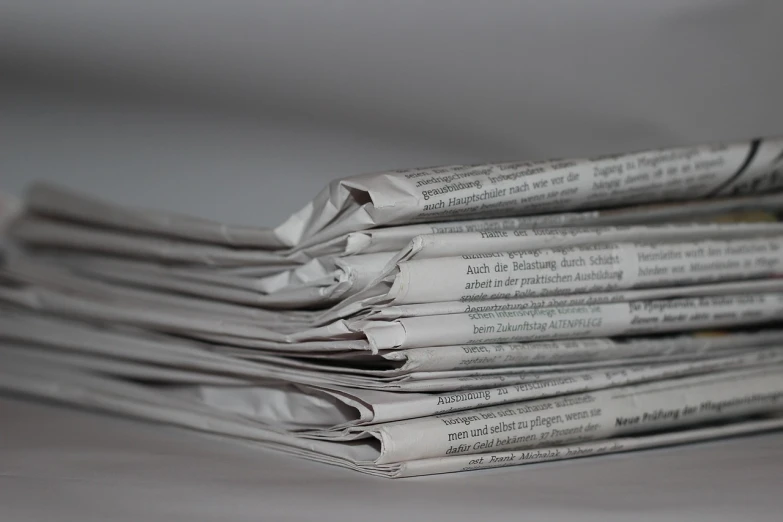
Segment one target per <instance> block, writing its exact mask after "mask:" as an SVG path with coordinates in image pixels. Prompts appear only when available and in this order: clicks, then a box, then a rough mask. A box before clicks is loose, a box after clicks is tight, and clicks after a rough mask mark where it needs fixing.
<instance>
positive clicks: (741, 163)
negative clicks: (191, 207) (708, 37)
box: [0, 139, 783, 477]
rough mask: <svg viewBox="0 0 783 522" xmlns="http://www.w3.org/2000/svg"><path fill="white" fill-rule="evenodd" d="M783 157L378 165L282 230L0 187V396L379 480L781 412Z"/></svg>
mask: <svg viewBox="0 0 783 522" xmlns="http://www.w3.org/2000/svg"><path fill="white" fill-rule="evenodd" d="M782 168H783V139H765V140H753V141H750V142H746V143H736V144H728V145H713V146H700V147H687V148H680V149H670V150H662V151H647V152H640V153H634V154H626V155H614V156H604V157H601V158H594V159H588V160H552V161H546V162H534V163H530V162H517V163H504V164H491V165H474V166H447V167H434V168H425V169H412V170H405V171H395V172H387V173H380V174H368V175H362V176H355V177H352V178H346V179H342V180H337V181H335V182H333V183H332V184H331V185H330V186H329V187H328V188H327V189H326V190H325V191H323V192H322V193H321V194H319V195H318V196H317V197H316V198H315V199H314V200H313V201H312V202H311V203H310V204H308V205H307V206H306V207H305V208H304V209H303V210H301V211H299V212H297V213H295V214H294V215H293V216H292V217H291V218H290V219H289V220H288V221H286V222H285V223H283V224H282V225H281V226H279V227H277V228H274V229H271V228H257V227H244V226H233V225H225V224H220V223H215V222H209V221H205V220H200V219H198V218H191V217H187V216H179V215H173V214H170V213H166V212H157V211H153V210H145V209H130V208H125V207H120V206H117V205H112V204H108V203H104V202H101V201H97V200H94V199H91V198H88V197H83V196H80V195H77V194H73V193H70V192H69V191H64V190H61V189H58V188H56V187H51V186H45V185H42V186H38V187H35V188H33V189H32V190H31V192H30V193H29V194H28V198H27V200H26V201H25V202H24V203H23V204H22V205H5V204H3V203H2V202H1V201H0V218H2V219H0V227H2V228H3V229H5V227H6V225H7V229H6V230H7V232H8V234H9V237H10V238H11V239H12V241H11V242H4V243H3V244H2V245H0V248H2V258H0V389H1V390H5V391H6V392H11V393H17V394H25V395H29V396H33V397H38V398H42V399H46V400H56V401H60V402H64V403H68V404H72V405H77V406H81V407H88V408H93V409H100V410H103V411H108V412H112V413H119V414H124V415H129V416H134V417H137V418H141V419H146V420H149V421H154V422H162V423H167V424H174V425H178V426H182V427H188V428H191V429H197V430H202V431H207V432H210V433H215V434H222V435H227V436H232V437H240V438H243V439H247V440H254V441H257V442H259V443H262V444H264V445H266V446H268V447H272V448H275V449H278V450H281V451H285V452H288V453H290V454H293V455H299V456H303V457H306V458H311V459H314V460H319V461H322V462H328V463H331V464H335V465H341V466H345V467H348V468H352V469H357V470H360V471H363V472H366V473H370V474H375V475H380V476H389V477H397V476H412V475H421V474H430V473H442V472H450V471H460V470H467V469H478V468H482V467H496V466H505V465H515V464H521V463H525V462H533V461H542V460H551V459H559V458H572V457H580V456H586V455H592V454H600V453H611V452H617V451H625V450H628V449H634V448H641V447H653V446H655V445H665V444H674V443H678V442H684V441H691V440H703V439H706V438H711V437H718V436H727V435H731V434H735V433H743V432H746V431H748V430H760V429H775V428H779V427H783V421H782V420H781V419H782V418H783V417H781V416H780V415H781V413H783V402H781V398H783V344H782V343H783V330H781V329H780V328H779V325H780V324H781V323H782V321H781V320H782V319H783V277H781V274H783V266H781V265H782V264H783V248H781V247H783V223H781V222H779V221H781V220H780V215H781V211H783V192H778V193H776V192H775V191H776V190H778V189H780V188H783V176H781V172H783V170H781V169H782ZM640 204H646V206H640ZM9 209H10V210H9Z"/></svg>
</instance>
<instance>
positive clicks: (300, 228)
mask: <svg viewBox="0 0 783 522" xmlns="http://www.w3.org/2000/svg"><path fill="white" fill-rule="evenodd" d="M782 149H783V141H782V140H774V139H770V140H754V141H752V142H744V143H735V144H727V145H713V146H702V147H689V148H680V149H669V150H661V151H647V152H640V153H635V154H624V155H614V156H604V157H601V158H596V159H592V160H554V161H545V162H517V163H503V164H493V165H477V166H469V165H457V166H446V167H435V168H425V169H410V170H400V171H393V172H386V173H381V174H368V175H362V176H355V177H352V178H347V179H344V180H338V181H335V182H333V183H331V184H330V185H329V187H328V188H326V189H325V190H324V191H323V192H321V193H320V194H319V195H318V196H317V197H316V198H315V199H314V200H313V201H312V202H310V203H309V204H308V205H307V206H306V207H305V208H303V209H302V210H300V211H299V212H297V213H295V214H294V215H293V216H291V218H289V219H288V220H287V221H286V222H285V223H283V224H282V225H280V226H279V227H277V228H276V229H275V234H276V235H277V237H278V238H280V240H281V242H284V243H285V244H287V245H291V246H293V245H299V246H307V245H310V244H317V243H319V242H323V241H326V240H329V239H332V238H335V237H339V236H340V235H342V234H345V233H348V232H355V231H357V230H365V229H369V228H374V227H377V226H387V225H397V224H410V223H420V222H432V221H448V220H453V219H467V218H486V217H503V216H510V215H515V216H520V215H527V214H544V213H547V212H563V211H566V210H578V209H590V208H599V207H612V206H619V205H630V204H634V203H646V202H654V201H666V200H677V199H689V198H690V199H697V198H709V197H715V196H725V195H741V194H748V193H762V192H765V191H771V190H773V189H775V188H779V187H780V186H781V184H783V180H782V179H781V177H780V176H779V174H777V172H776V168H777V167H778V163H777V162H779V161H780V154H781V150H782Z"/></svg>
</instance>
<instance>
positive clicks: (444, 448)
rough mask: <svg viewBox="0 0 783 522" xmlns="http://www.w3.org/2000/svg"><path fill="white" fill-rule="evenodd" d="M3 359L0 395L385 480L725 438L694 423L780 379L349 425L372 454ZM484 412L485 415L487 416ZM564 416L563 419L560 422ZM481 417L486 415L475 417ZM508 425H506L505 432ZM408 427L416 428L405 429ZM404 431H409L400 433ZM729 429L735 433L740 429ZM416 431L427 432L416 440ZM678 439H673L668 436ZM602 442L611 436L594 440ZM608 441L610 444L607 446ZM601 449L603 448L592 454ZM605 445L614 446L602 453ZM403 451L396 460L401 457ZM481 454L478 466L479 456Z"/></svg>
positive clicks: (695, 380)
mask: <svg viewBox="0 0 783 522" xmlns="http://www.w3.org/2000/svg"><path fill="white" fill-rule="evenodd" d="M6 362H7V364H4V365H3V366H1V367H0V375H1V376H2V378H1V379H0V388H2V389H5V390H13V391H15V392H17V393H24V394H27V395H31V396H35V397H41V398H49V399H53V400H56V401H59V402H66V403H70V404H76V405H79V406H87V407H91V408H93V409H99V410H103V411H109V412H113V413H119V414H123V415H130V416H133V417H138V418H142V419H146V420H150V421H155V422H162V423H165V424H173V425H178V426H183V427H188V428H191V429H196V430H200V431H206V432H210V433H217V434H222V435H230V436H234V437H240V438H243V439H246V440H255V441H259V442H262V443H264V444H266V445H269V446H270V447H272V448H275V449H280V450H282V451H286V452H289V453H291V454H295V455H299V456H302V457H306V458H312V459H314V460H319V461H322V462H329V463H331V464H335V465H342V466H346V467H350V468H351V469H357V470H359V471H365V472H368V473H372V474H378V475H381V476H387V477H395V476H413V475H422V474H430V473H444V472H450V471H460V470H464V469H479V468H481V467H493V466H498V465H513V464H514V463H524V462H534V461H543V460H547V459H556V458H575V457H579V456H587V455H590V454H600V453H602V452H611V451H623V448H627V449H633V448H636V447H645V446H644V444H642V445H641V446H637V445H635V444H627V442H628V441H626V440H625V437H633V440H642V439H638V438H637V437H640V438H641V437H644V436H649V434H650V433H652V434H654V435H653V436H660V435H657V433H656V432H657V431H658V430H660V429H662V428H670V429H671V428H683V427H689V428H691V429H689V430H687V431H684V432H683V431H675V432H667V433H666V434H664V435H665V436H667V437H670V438H671V439H672V440H671V441H670V442H668V443H676V440H683V441H687V440H704V439H707V438H711V437H716V436H721V435H720V433H727V434H731V433H742V432H744V431H743V430H742V429H741V428H740V429H739V430H738V431H733V430H731V429H729V430H726V431H725V432H723V431H718V432H711V431H710V430H714V429H717V428H716V427H714V426H709V425H708V426H706V427H704V426H703V424H704V423H705V422H709V421H721V420H724V419H725V420H728V419H742V418H743V417H746V416H748V415H754V414H765V413H772V412H776V411H779V410H780V397H781V388H780V383H782V382H783V379H781V374H780V370H778V369H776V368H774V367H772V368H768V369H764V370H745V371H738V372H726V373H721V374H717V375H712V376H710V375H707V376H697V377H686V378H683V379H675V380H671V381H659V382H655V383H651V384H647V385H637V386H629V387H620V388H612V389H608V390H603V391H598V392H592V393H586V394H581V395H569V396H565V397H562V398H556V399H544V400H540V401H532V402H527V403H525V402H523V403H511V404H506V405H502V406H496V407H491V408H482V409H479V410H468V411H467V412H462V413H457V414H446V415H441V416H438V417H430V418H423V419H418V420H413V421H402V422H397V423H390V424H386V425H379V426H371V427H367V428H354V430H359V433H362V432H366V431H367V430H377V431H374V432H373V436H380V437H381V438H380V439H376V440H378V441H379V442H380V443H381V445H380V449H379V447H378V445H377V443H372V442H369V439H358V440H356V441H354V442H348V443H342V442H338V441H327V440H323V441H321V440H316V439H309V440H308V439H303V438H301V437H296V436H292V435H290V434H287V433H285V432H282V431H280V430H276V429H274V428H272V427H270V426H268V425H264V424H263V423H260V422H258V421H253V420H250V419H247V418H245V417H243V416H241V415H237V414H235V413H231V412H221V411H218V410H216V409H214V408H209V407H206V406H203V405H202V406H199V405H198V403H195V402H193V401H189V400H184V399H178V398H176V397H170V396H167V397H162V396H160V395H159V394H155V393H153V392H150V391H149V390H146V389H145V388H142V387H139V386H138V385H134V384H132V383H121V382H119V381H117V380H115V379H106V378H103V377H100V376H97V375H90V374H87V373H84V372H79V371H76V370H68V369H63V368H55V367H50V366H46V365H36V366H29V365H25V363H24V362H23V361H22V362H20V361H6ZM580 401H581V402H580ZM536 408H539V409H536ZM496 410H497V411H496ZM597 410H600V411H597ZM482 414H483V415H482ZM490 414H492V415H494V417H490V416H489V415H490ZM585 414H586V416H585ZM566 415H568V417H569V418H568V419H567V420H566ZM482 416H487V418H484V419H482ZM458 419H461V420H458ZM773 419H774V418H773ZM750 422H752V424H749V425H748V428H749V429H755V430H758V429H764V426H765V425H766V426H768V427H769V428H776V427H779V424H777V423H775V422H770V423H768V424H765V422H766V421H765V419H750ZM511 423H513V428H508V426H509V425H510V424H511ZM417 424H420V427H422V428H424V429H425V431H423V432H422V431H418V430H413V428H415V427H416V425H417ZM504 425H505V426H506V428H507V429H505V431H504V429H503V428H502V427H501V426H504ZM406 426H407V427H408V428H409V430H413V431H408V430H406ZM471 426H472V427H471ZM580 426H581V429H580ZM729 426H737V427H739V426H742V423H741V422H740V423H737V424H732V425H729ZM462 428H464V429H462ZM484 428H486V429H487V434H486V435H484V434H483V432H484ZM490 428H492V434H491V435H490V433H489V431H490ZM588 428H589V429H588ZM472 429H477V430H480V431H481V432H482V434H477V435H475V436H471V435H470V430H472ZM466 430H467V431H468V434H467V435H466V436H465V437H463V438H456V439H455V437H459V436H460V435H461V434H462V433H463V432H464V431H466ZM571 430H574V431H571ZM700 430H707V431H706V432H704V431H700ZM406 431H408V432H407V433H406ZM577 431H578V432H579V433H577ZM422 433H426V434H428V436H427V437H425V438H424V439H422V437H421V434H422ZM689 433H690V434H691V435H690V436H689V435H688V434H689ZM700 433H702V435H700ZM449 434H453V435H452V437H451V439H452V440H449ZM683 434H684V436H683V437H678V435H683ZM708 434H709V435H708ZM533 436H535V437H533ZM607 436H609V437H612V438H609V439H608V440H600V439H602V438H604V437H607ZM618 437H619V438H618ZM474 439H475V440H474ZM496 439H497V440H496ZM513 439H518V440H513ZM365 440H368V442H364V441H365ZM490 440H491V441H492V442H491V445H490V444H489V442H490ZM647 440H650V445H649V446H646V447H653V446H655V445H659V444H666V443H667V442H666V439H664V440H661V441H656V439H654V438H653V439H647ZM415 441H419V443H415ZM613 441H615V443H616V444H614V445H613ZM421 442H423V443H424V444H421ZM410 446H413V447H414V450H415V448H416V447H419V450H418V451H417V453H423V454H434V456H431V457H422V458H416V457H415V455H414V453H410V452H408V451H407V450H408V449H410ZM460 446H463V447H464V446H468V449H466V450H463V451H452V452H449V453H447V452H448V450H449V449H451V448H454V447H456V448H457V449H459V447H460ZM473 446H475V448H473ZM602 447H606V448H607V449H606V450H604V451H597V452H596V451H592V450H595V449H597V448H602ZM612 447H613V448H614V449H609V448H612ZM525 448H527V449H525ZM578 448H581V449H583V450H584V451H583V452H580V451H574V453H573V454H570V453H569V452H568V451H569V449H572V450H575V449H578ZM591 448H592V450H591ZM403 453H404V454H405V456H404V457H402V456H401V454H403ZM520 453H521V454H520ZM493 455H494V456H502V457H509V458H506V459H505V460H502V461H497V460H495V459H492V458H491V457H492V456H493ZM512 455H513V457H512ZM482 457H483V458H484V460H481V459H482ZM391 460H396V462H391ZM404 462H410V463H411V469H409V470H408V471H407V472H404V473H403V472H401V470H402V469H403V466H401V465H400V463H404Z"/></svg>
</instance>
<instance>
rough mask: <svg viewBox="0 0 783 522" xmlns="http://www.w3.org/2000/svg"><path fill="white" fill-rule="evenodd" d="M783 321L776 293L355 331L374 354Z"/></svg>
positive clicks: (447, 318) (441, 319)
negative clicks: (422, 348)
mask: <svg viewBox="0 0 783 522" xmlns="http://www.w3.org/2000/svg"><path fill="white" fill-rule="evenodd" d="M782 317H783V294H781V293H779V292H773V293H760V294H747V295H723V296H706V297H693V298H691V297H685V298H677V299H661V300H650V301H632V302H629V303H611V304H599V305H586V306H573V307H562V308H539V309H532V310H515V311H509V312H481V313H473V314H450V315H435V316H426V317H408V318H404V319H397V320H395V321H391V322H382V321H368V322H366V323H364V324H362V325H361V326H360V328H361V330H362V331H363V332H364V334H365V335H366V336H367V338H368V340H369V342H370V344H371V346H372V347H373V348H375V349H376V350H383V349H393V348H419V347H428V346H447V345H453V344H483V343H502V342H522V341H540V340H546V339H569V338H587V337H603V336H617V335H638V334H647V333H666V332H676V331H683V330H693V329H704V328H727V327H731V326H740V325H749V324H763V323H772V322H776V321H780V320H781V318H782Z"/></svg>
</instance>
